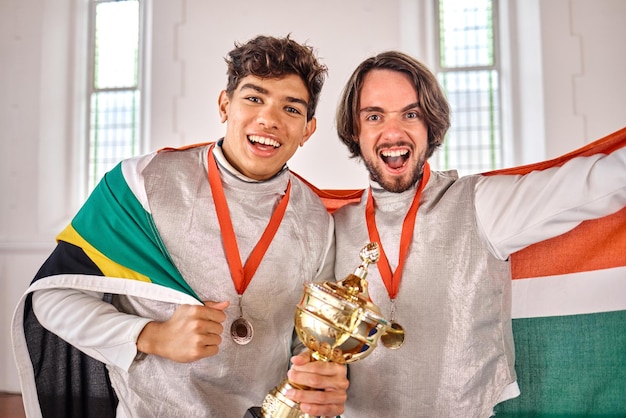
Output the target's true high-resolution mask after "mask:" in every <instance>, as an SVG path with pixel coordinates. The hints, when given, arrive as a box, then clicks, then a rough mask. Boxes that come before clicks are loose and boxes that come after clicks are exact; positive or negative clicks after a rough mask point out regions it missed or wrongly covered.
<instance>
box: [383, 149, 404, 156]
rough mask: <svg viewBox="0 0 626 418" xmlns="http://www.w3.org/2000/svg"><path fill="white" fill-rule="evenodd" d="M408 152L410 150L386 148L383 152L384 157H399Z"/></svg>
mask: <svg viewBox="0 0 626 418" xmlns="http://www.w3.org/2000/svg"><path fill="white" fill-rule="evenodd" d="M408 153H409V151H408V150H395V151H389V150H385V151H383V152H382V153H381V154H382V155H383V157H399V156H401V155H406V154H408Z"/></svg>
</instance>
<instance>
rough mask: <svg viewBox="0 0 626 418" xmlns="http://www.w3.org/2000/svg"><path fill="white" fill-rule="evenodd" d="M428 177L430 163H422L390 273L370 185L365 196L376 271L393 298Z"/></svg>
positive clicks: (398, 284) (396, 291)
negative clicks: (375, 249)
mask: <svg viewBox="0 0 626 418" xmlns="http://www.w3.org/2000/svg"><path fill="white" fill-rule="evenodd" d="M429 178H430V165H429V164H428V162H426V163H424V174H423V175H422V179H421V182H420V185H419V188H418V189H417V192H416V193H415V197H414V198H413V203H411V207H410V208H409V211H408V212H407V214H406V216H405V218H404V223H403V224H402V233H401V235H400V254H399V255H398V268H396V271H394V272H393V274H392V273H391V267H390V266H389V260H388V259H387V255H386V254H385V250H384V249H383V244H382V242H381V241H380V235H379V234H378V229H377V228H376V217H375V212H374V198H373V197H372V188H371V187H370V189H369V193H368V196H367V203H366V206H365V220H366V222H367V232H368V234H369V238H370V241H374V242H377V243H378V244H379V245H380V259H379V260H378V271H379V272H380V276H381V277H382V279H383V282H384V283H385V287H386V288H387V293H388V294H389V298H390V299H391V300H394V299H395V298H396V295H397V294H398V289H399V288H400V279H401V278H402V269H403V268H404V261H405V260H406V256H407V253H408V251H409V245H410V244H411V240H412V239H413V230H414V228H415V218H416V217H417V209H418V208H419V202H420V197H421V195H422V190H424V187H426V184H427V183H428V179H429Z"/></svg>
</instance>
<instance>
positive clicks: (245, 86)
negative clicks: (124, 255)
mask: <svg viewBox="0 0 626 418" xmlns="http://www.w3.org/2000/svg"><path fill="white" fill-rule="evenodd" d="M246 89H250V90H254V91H256V92H257V93H261V94H269V90H267V89H264V88H263V87H261V86H258V85H256V84H254V83H246V84H242V85H241V88H240V89H239V90H240V91H243V90H246ZM286 100H287V101H288V102H290V103H300V104H301V105H302V106H304V107H308V106H309V103H308V102H307V101H306V100H303V99H300V98H298V97H292V96H287V97H286Z"/></svg>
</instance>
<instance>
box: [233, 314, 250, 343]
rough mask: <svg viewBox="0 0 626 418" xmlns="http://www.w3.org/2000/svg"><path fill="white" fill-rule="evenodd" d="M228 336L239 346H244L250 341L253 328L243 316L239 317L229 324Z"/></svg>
mask: <svg viewBox="0 0 626 418" xmlns="http://www.w3.org/2000/svg"><path fill="white" fill-rule="evenodd" d="M230 336H231V338H232V339H233V341H234V342H235V343H237V344H239V345H246V344H248V343H249V342H250V341H252V337H253V336H254V328H252V324H251V323H250V321H248V320H247V319H246V318H244V317H243V316H240V317H239V318H237V319H236V320H234V321H233V323H232V324H230Z"/></svg>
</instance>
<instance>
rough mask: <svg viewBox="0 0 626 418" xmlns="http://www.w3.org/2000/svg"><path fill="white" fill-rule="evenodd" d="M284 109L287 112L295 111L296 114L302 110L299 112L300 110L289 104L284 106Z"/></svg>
mask: <svg viewBox="0 0 626 418" xmlns="http://www.w3.org/2000/svg"><path fill="white" fill-rule="evenodd" d="M285 110H286V111H287V112H289V113H296V114H298V115H299V114H301V113H302V112H300V110H299V109H296V108H295V107H291V106H287V107H286V108H285Z"/></svg>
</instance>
